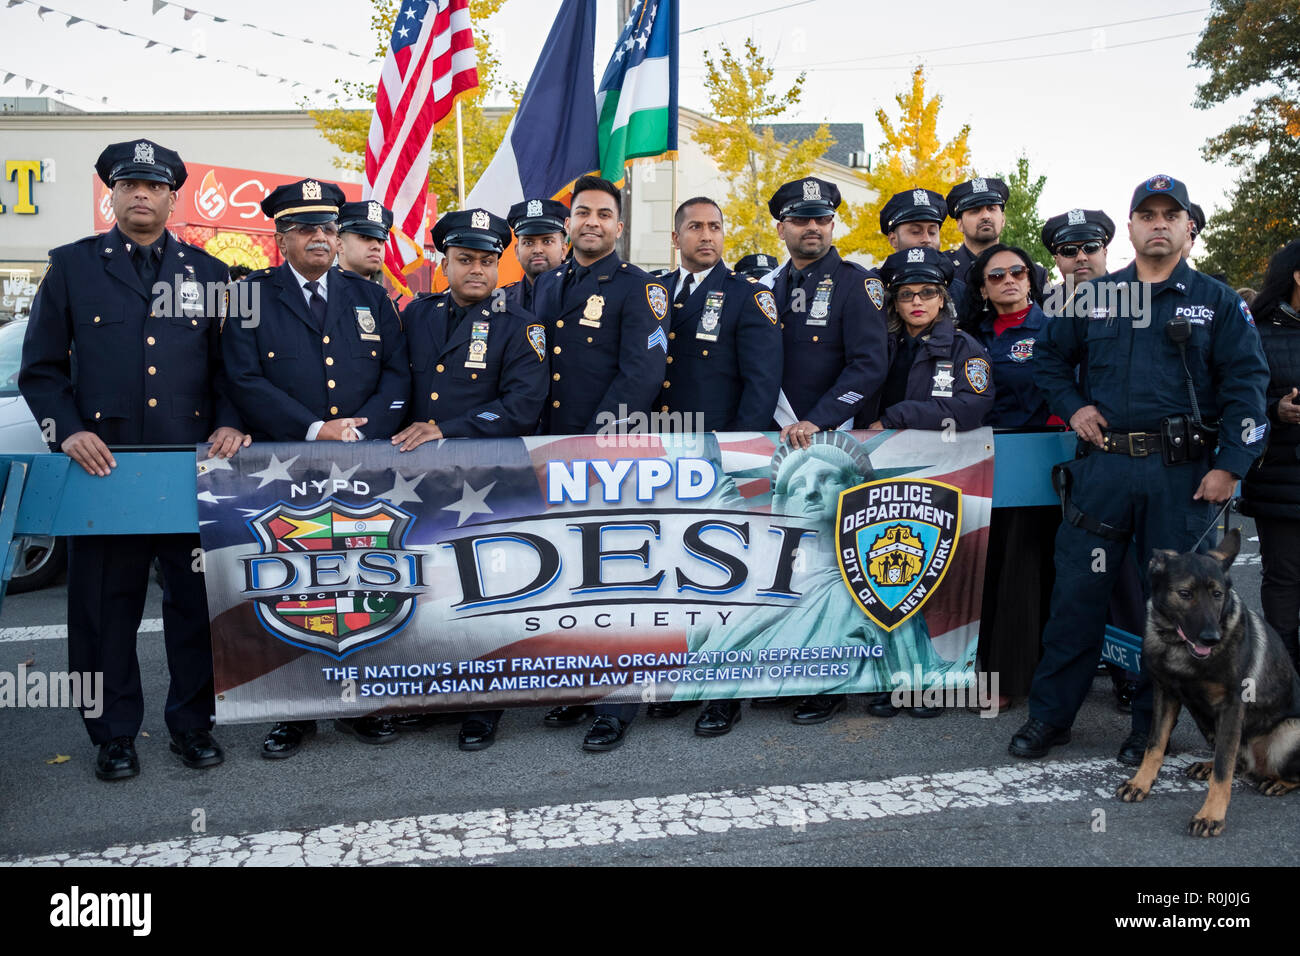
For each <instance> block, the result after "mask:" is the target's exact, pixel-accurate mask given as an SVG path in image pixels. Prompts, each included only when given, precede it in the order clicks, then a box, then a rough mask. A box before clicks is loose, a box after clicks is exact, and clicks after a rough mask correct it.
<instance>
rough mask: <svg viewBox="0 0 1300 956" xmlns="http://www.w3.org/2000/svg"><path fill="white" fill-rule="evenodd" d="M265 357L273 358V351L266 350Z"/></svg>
mask: <svg viewBox="0 0 1300 956" xmlns="http://www.w3.org/2000/svg"><path fill="white" fill-rule="evenodd" d="M266 357H267V358H275V353H274V352H267V353H266Z"/></svg>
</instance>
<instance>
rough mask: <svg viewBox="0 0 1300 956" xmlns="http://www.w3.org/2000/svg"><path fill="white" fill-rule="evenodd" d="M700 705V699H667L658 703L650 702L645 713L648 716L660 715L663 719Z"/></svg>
mask: <svg viewBox="0 0 1300 956" xmlns="http://www.w3.org/2000/svg"><path fill="white" fill-rule="evenodd" d="M698 706H700V702H699V701H698V700H692V701H685V700H665V701H662V702H660V703H656V704H648V705H647V706H646V709H645V715H646V716H647V717H659V718H661V719H662V718H664V717H676V716H677V715H678V714H680V713H681V712H682V711H684V710H686V709H687V708H688V707H698Z"/></svg>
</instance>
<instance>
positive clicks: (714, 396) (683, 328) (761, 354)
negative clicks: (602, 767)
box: [647, 196, 781, 737]
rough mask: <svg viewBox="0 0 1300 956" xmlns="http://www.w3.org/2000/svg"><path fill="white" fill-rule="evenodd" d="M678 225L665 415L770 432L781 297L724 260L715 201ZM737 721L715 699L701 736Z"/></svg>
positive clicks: (777, 382)
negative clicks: (678, 255)
mask: <svg viewBox="0 0 1300 956" xmlns="http://www.w3.org/2000/svg"><path fill="white" fill-rule="evenodd" d="M673 226H674V228H673V244H674V245H675V246H676V247H677V249H678V251H679V252H680V253H681V259H682V265H681V268H680V269H676V270H674V271H673V272H671V273H670V274H669V275H668V276H667V277H665V278H666V283H665V284H666V285H667V287H668V289H669V290H670V291H671V292H672V294H673V309H672V320H671V324H670V326H669V328H670V330H671V331H669V333H668V340H669V341H668V371H667V374H666V381H665V382H664V387H663V391H661V392H660V393H659V406H658V408H659V411H660V412H661V413H666V414H669V415H673V414H679V415H681V416H683V421H682V423H681V425H680V427H681V428H682V429H683V430H685V431H695V432H748V431H765V430H766V429H767V428H768V427H769V426H770V425H771V422H772V410H773V409H774V408H776V396H777V393H778V392H779V391H780V389H781V330H780V329H779V328H778V327H777V321H778V318H779V315H778V312H777V308H776V300H775V298H774V297H773V296H772V292H771V290H769V289H768V288H767V287H765V286H763V285H760V284H759V282H758V281H757V280H756V279H753V278H744V277H741V276H739V275H737V274H736V273H735V272H733V271H732V270H730V269H728V268H727V264H726V263H725V262H723V261H722V249H723V243H724V239H725V234H724V227H723V220H722V210H721V209H720V208H719V207H718V204H717V203H716V202H714V201H713V200H712V199H709V198H707V197H704V196H699V197H696V198H695V199H688V200H686V201H685V202H684V203H682V204H681V205H680V206H678V207H677V211H676V213H675V214H674V218H673ZM774 265H775V263H774ZM669 421H670V422H672V421H673V419H671V418H670V419H669ZM661 430H662V429H661ZM682 706H683V705H682V704H681V703H680V702H677V701H664V702H662V703H653V704H651V705H650V706H649V707H648V708H647V713H648V714H649V716H652V717H672V716H676V715H677V714H678V713H680V712H681V710H682ZM739 719H740V701H739V700H735V699H731V700H711V701H709V702H708V703H707V704H705V707H704V712H703V713H702V714H701V715H700V716H699V718H698V719H697V720H696V721H695V733H696V734H698V735H699V736H701V737H719V736H721V735H723V734H725V733H727V732H729V731H730V730H731V728H732V726H733V725H734V724H735V723H736V721H737V720H739Z"/></svg>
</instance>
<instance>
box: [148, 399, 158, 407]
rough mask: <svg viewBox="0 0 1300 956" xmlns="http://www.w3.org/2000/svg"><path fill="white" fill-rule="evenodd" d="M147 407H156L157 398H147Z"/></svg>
mask: <svg viewBox="0 0 1300 956" xmlns="http://www.w3.org/2000/svg"><path fill="white" fill-rule="evenodd" d="M149 407H150V408H157V407H158V399H156V398H151V399H149Z"/></svg>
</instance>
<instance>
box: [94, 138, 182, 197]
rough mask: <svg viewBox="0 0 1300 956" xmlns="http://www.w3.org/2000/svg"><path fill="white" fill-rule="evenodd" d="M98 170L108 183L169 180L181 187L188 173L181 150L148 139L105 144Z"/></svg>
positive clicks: (175, 185)
mask: <svg viewBox="0 0 1300 956" xmlns="http://www.w3.org/2000/svg"><path fill="white" fill-rule="evenodd" d="M95 172H97V173H99V178H100V179H102V180H103V181H104V185H105V186H112V185H113V183H115V182H117V181H118V180H119V179H144V180H148V181H149V182H153V183H166V184H167V185H168V186H170V187H171V188H172V189H180V188H181V185H182V184H183V183H184V182H185V177H186V175H187V174H186V172H185V164H184V163H183V162H181V157H180V155H179V154H178V153H176V152H175V151H174V150H170V149H168V148H167V147H166V146H159V145H158V144H157V143H155V142H153V141H152V140H147V139H137V140H132V141H131V142H129V143H113V144H112V145H111V146H106V147H104V151H103V152H102V153H100V154H99V159H97V160H95Z"/></svg>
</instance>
